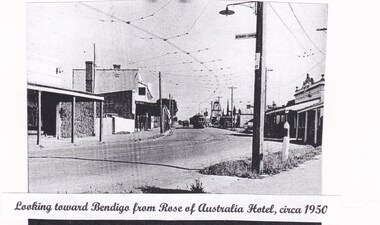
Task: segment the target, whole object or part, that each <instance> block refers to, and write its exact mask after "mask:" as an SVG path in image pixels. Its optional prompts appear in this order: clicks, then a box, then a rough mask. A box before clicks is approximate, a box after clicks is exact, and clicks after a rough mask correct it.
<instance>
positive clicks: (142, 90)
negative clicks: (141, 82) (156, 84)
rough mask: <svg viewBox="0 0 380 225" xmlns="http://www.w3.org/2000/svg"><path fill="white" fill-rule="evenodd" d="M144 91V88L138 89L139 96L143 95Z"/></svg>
mask: <svg viewBox="0 0 380 225" xmlns="http://www.w3.org/2000/svg"><path fill="white" fill-rule="evenodd" d="M145 92H146V89H145V87H139V95H145Z"/></svg>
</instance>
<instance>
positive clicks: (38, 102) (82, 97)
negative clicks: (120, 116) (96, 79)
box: [27, 55, 104, 144]
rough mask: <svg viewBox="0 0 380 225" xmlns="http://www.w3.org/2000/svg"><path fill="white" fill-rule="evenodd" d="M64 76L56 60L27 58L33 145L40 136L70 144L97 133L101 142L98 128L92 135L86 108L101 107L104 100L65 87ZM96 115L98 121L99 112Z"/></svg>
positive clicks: (29, 124) (29, 129)
mask: <svg viewBox="0 0 380 225" xmlns="http://www.w3.org/2000/svg"><path fill="white" fill-rule="evenodd" d="M66 75H67V74H66V73H65V72H64V70H63V69H62V67H61V63H60V62H59V61H58V60H55V59H51V58H47V57H42V56H35V55H33V56H32V57H29V56H28V71H27V80H28V84H27V110H28V111H27V112H28V135H29V136H33V135H35V136H36V143H37V144H40V143H41V139H42V135H43V136H54V137H56V138H58V139H59V138H61V137H71V142H73V143H74V139H75V137H78V136H86V135H87V134H90V135H93V134H94V133H98V136H99V140H100V141H101V140H102V130H101V129H100V127H101V126H98V130H97V131H98V132H96V131H95V127H94V126H93V124H94V117H93V112H92V111H91V110H92V108H91V107H88V106H91V105H94V104H98V105H99V108H102V104H103V101H104V97H102V96H100V95H96V94H93V93H88V92H84V91H79V90H73V89H70V88H67V87H66V86H65V83H66V82H65V81H66V80H67V79H65V76H66ZM99 115H100V116H99V117H100V118H102V111H101V110H100V111H99ZM99 124H102V121H101V119H100V121H99ZM89 125H90V126H89Z"/></svg>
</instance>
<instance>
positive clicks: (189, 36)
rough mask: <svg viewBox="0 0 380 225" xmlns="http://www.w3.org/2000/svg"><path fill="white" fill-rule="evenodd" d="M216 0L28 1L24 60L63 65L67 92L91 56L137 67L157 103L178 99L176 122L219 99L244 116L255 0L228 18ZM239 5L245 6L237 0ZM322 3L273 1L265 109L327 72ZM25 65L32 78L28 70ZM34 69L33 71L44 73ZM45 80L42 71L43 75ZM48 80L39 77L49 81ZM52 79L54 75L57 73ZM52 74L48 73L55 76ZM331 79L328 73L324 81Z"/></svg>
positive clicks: (249, 98) (249, 100) (105, 64)
mask: <svg viewBox="0 0 380 225" xmlns="http://www.w3.org/2000/svg"><path fill="white" fill-rule="evenodd" d="M235 2H236V1H219V0H197V1H195V0H143V1H141V0H130V1H93V2H66V3H63V2H60V3H28V4H27V28H26V29H27V55H28V61H33V60H35V59H38V60H46V61H48V62H49V63H53V64H54V63H57V62H59V64H60V66H61V67H62V68H64V69H63V70H64V73H62V74H59V75H56V76H60V78H61V80H62V87H64V88H70V87H71V71H72V69H74V68H84V66H85V61H90V60H92V59H93V44H95V46H96V65H97V67H98V68H112V65H113V64H120V65H121V68H137V69H139V71H140V74H141V76H142V78H143V80H144V81H145V82H147V83H150V84H151V87H152V90H151V91H152V93H153V96H154V98H155V99H157V98H158V72H159V71H160V72H161V74H162V96H163V97H168V96H169V94H171V95H173V96H174V99H175V100H176V101H177V103H178V110H179V111H178V117H179V119H185V118H189V117H191V116H192V115H194V114H196V113H198V112H199V111H205V110H206V109H207V111H210V103H211V101H214V100H216V98H217V96H221V103H222V108H223V109H226V108H227V107H226V105H227V101H231V92H230V89H229V88H228V87H230V86H235V87H237V88H236V89H234V105H235V106H236V108H240V109H242V110H243V111H247V109H246V105H247V104H253V92H254V89H253V84H254V64H255V62H254V55H255V39H253V38H252V39H235V35H236V34H245V33H255V32H256V25H255V24H256V16H255V14H254V12H255V11H254V9H253V8H254V4H243V5H238V6H231V7H230V9H232V10H234V11H235V14H234V15H232V16H223V15H220V14H219V11H220V10H223V9H225V7H226V5H227V4H229V3H235ZM238 2H239V1H238ZM327 9H328V7H327V5H326V4H305V3H291V4H288V3H274V2H273V3H269V4H267V8H266V11H265V13H266V26H265V33H266V36H265V37H266V40H265V41H266V44H265V49H266V68H267V69H268V72H267V103H268V104H270V103H272V102H275V103H276V104H277V105H283V104H286V103H287V101H289V100H291V99H293V98H294V96H293V95H294V91H295V88H296V86H298V87H300V86H302V81H303V80H304V79H305V78H306V73H309V74H310V76H311V77H313V78H314V79H315V80H319V79H320V75H321V74H324V70H325V58H326V38H327V31H317V29H318V28H327V11H328V10H327ZM29 65H31V63H29V64H28V74H29V73H30V72H31V70H32V69H30V66H29ZM36 70H38V68H37V69H36V68H33V72H36V73H38V71H36ZM40 73H41V74H44V73H42V72H40ZM43 76H44V75H42V77H43ZM52 76H55V74H54V75H52ZM52 76H49V77H50V78H51V77H52ZM327 80H328V77H327Z"/></svg>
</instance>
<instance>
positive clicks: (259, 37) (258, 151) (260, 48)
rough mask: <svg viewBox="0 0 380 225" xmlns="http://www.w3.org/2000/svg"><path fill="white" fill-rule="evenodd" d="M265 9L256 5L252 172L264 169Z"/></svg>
mask: <svg viewBox="0 0 380 225" xmlns="http://www.w3.org/2000/svg"><path fill="white" fill-rule="evenodd" d="M265 9H266V3H264V2H257V3H256V12H257V15H256V55H255V59H256V62H255V90H254V92H255V93H254V105H253V108H254V115H253V141H252V170H253V171H256V172H257V173H258V174H261V172H262V169H263V162H262V159H263V144H264V143H263V142H264V117H265V16H266V15H265Z"/></svg>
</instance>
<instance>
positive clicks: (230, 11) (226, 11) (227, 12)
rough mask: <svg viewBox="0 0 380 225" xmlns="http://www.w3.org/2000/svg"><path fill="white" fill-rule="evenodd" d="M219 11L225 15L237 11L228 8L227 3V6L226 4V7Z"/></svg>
mask: <svg viewBox="0 0 380 225" xmlns="http://www.w3.org/2000/svg"><path fill="white" fill-rule="evenodd" d="M219 13H220V14H222V15H225V16H229V15H232V14H234V13H235V12H234V11H233V10H229V9H228V5H227V6H226V9H225V10H222V11H220V12H219Z"/></svg>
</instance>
